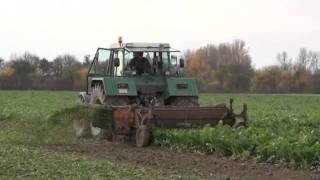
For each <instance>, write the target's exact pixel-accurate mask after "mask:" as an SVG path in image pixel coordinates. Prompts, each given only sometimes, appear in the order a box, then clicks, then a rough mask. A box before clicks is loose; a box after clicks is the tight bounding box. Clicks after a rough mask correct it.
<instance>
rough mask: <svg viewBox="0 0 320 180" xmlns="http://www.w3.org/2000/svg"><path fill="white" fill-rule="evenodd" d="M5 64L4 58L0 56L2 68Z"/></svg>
mask: <svg viewBox="0 0 320 180" xmlns="http://www.w3.org/2000/svg"><path fill="white" fill-rule="evenodd" d="M3 66H4V59H3V58H1V57H0V69H1V68H3Z"/></svg>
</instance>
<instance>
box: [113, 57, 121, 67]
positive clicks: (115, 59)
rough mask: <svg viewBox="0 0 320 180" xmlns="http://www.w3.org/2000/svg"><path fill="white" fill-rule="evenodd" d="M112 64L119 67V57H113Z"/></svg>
mask: <svg viewBox="0 0 320 180" xmlns="http://www.w3.org/2000/svg"><path fill="white" fill-rule="evenodd" d="M114 66H115V67H119V66H120V59H119V58H114Z"/></svg>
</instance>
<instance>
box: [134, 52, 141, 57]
mask: <svg viewBox="0 0 320 180" xmlns="http://www.w3.org/2000/svg"><path fill="white" fill-rule="evenodd" d="M133 56H134V57H142V56H143V52H142V51H138V52H134V53H133Z"/></svg>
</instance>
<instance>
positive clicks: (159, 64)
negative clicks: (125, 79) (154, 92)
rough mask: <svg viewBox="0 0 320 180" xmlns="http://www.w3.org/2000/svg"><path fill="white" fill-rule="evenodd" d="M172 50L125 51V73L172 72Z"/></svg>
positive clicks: (158, 73) (154, 73)
mask: <svg viewBox="0 0 320 180" xmlns="http://www.w3.org/2000/svg"><path fill="white" fill-rule="evenodd" d="M171 68H172V67H171V64H170V52H129V51H126V53H125V72H126V73H125V74H132V72H133V71H142V72H136V73H137V75H142V74H153V75H161V74H167V75H169V74H171V73H170V72H171Z"/></svg>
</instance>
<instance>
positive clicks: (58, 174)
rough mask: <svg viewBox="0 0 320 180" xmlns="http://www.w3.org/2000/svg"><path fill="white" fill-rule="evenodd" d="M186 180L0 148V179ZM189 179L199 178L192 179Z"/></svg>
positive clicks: (51, 154)
mask: <svg viewBox="0 0 320 180" xmlns="http://www.w3.org/2000/svg"><path fill="white" fill-rule="evenodd" d="M145 177H148V178H152V179H168V178H169V179H178V178H180V179H188V178H190V177H189V176H187V175H186V176H181V175H179V174H176V173H172V174H165V173H163V172H162V171H158V170H157V171H155V170H153V169H150V168H144V167H140V166H137V165H134V164H124V163H121V162H116V163H115V162H111V161H106V160H92V159H89V158H88V157H85V156H80V155H76V154H66V153H57V152H50V151H45V150H38V149H35V148H30V147H27V146H21V145H18V146H17V145H16V146H13V145H2V146H1V147H0V179H144V178H145ZM192 179H199V178H197V177H192Z"/></svg>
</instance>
